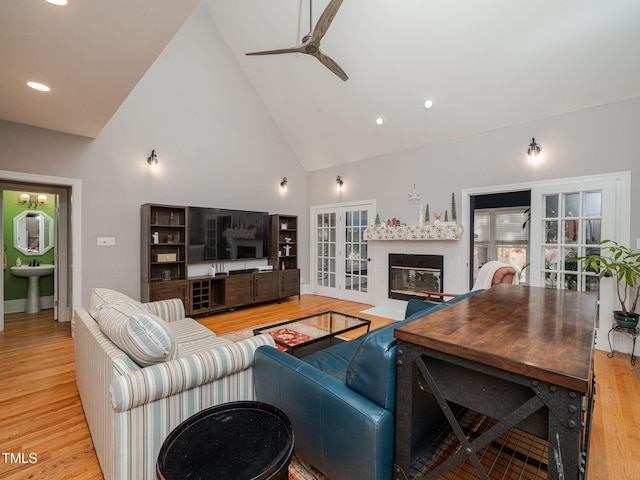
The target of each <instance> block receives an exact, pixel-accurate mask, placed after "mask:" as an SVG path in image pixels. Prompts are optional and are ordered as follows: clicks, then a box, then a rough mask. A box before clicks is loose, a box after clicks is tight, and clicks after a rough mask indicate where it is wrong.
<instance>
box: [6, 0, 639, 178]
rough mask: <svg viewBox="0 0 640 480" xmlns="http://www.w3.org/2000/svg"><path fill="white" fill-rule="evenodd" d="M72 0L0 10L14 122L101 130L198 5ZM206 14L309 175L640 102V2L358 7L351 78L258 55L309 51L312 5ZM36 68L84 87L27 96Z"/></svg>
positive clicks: (339, 33)
mask: <svg viewBox="0 0 640 480" xmlns="http://www.w3.org/2000/svg"><path fill="white" fill-rule="evenodd" d="M74 3H75V5H74V9H75V10H74V13H73V16H74V17H73V18H68V19H67V18H65V20H64V21H61V20H60V19H59V18H56V19H55V21H53V20H52V17H51V16H52V15H53V14H54V13H55V14H58V12H57V11H51V10H52V9H54V8H56V7H51V6H49V5H48V4H45V3H44V1H42V0H38V1H36V0H30V1H25V0H3V2H2V3H1V4H0V69H1V70H0V72H1V73H0V87H1V88H0V118H4V119H8V120H12V121H16V122H20V123H27V124H31V125H37V126H41V127H45V128H51V129H54V130H60V131H65V132H71V133H78V134H81V135H87V136H95V135H97V133H98V132H99V130H100V128H102V126H103V125H104V123H106V121H108V118H109V117H110V116H111V115H112V114H113V112H114V111H115V109H116V108H117V106H118V105H119V104H120V103H121V102H122V101H123V100H124V98H125V97H126V94H127V93H128V92H129V91H130V90H131V89H132V88H133V87H134V86H135V83H136V82H137V80H138V79H139V78H140V77H141V75H142V74H143V73H144V71H146V69H147V68H148V67H149V65H150V64H151V63H152V62H153V60H154V59H155V58H156V57H157V55H158V54H159V53H160V51H161V50H162V48H163V47H164V46H165V45H166V43H167V42H168V41H169V40H170V38H171V37H172V36H173V34H174V33H175V31H176V30H177V29H178V28H179V27H180V25H181V24H182V23H183V21H184V19H185V18H186V17H187V16H188V14H189V13H190V12H191V11H192V10H193V8H194V6H195V5H196V4H197V2H196V1H195V0H189V1H186V0H180V1H179V2H177V1H175V0H109V1H108V2H86V1H83V2H74ZM327 4H328V0H316V1H315V2H313V22H314V23H315V21H317V19H318V17H319V16H320V14H321V13H322V10H323V9H324V8H325V6H326V5H327ZM80 5H81V6H80ZM200 6H201V8H203V9H205V10H206V11H207V12H208V13H209V15H210V16H211V18H212V20H213V22H214V23H215V25H216V26H217V28H218V29H219V30H220V32H221V33H222V36H223V37H224V39H225V41H226V42H227V44H228V46H229V48H230V49H231V51H232V53H233V54H234V55H235V57H236V58H237V61H238V62H239V64H240V65H241V67H242V69H243V70H244V71H245V72H246V75H247V76H248V78H249V79H250V81H251V82H252V84H253V85H254V87H255V89H256V91H257V92H258V93H259V95H260V96H261V98H262V100H263V102H264V103H265V105H266V106H267V108H268V109H269V111H270V112H271V114H272V116H273V118H274V119H275V121H276V123H277V124H278V125H279V127H280V129H281V130H282V133H283V135H284V136H285V138H286V139H287V141H288V142H289V144H290V145H291V148H292V149H293V150H294V152H295V154H296V155H297V156H298V158H299V159H300V161H301V163H302V164H303V166H304V167H305V168H306V169H307V170H315V169H320V168H324V167H328V166H332V165H337V164H342V163H345V162H351V161H357V160H360V159H364V158H369V157H374V156H378V155H382V154H386V153H390V152H394V151H401V150H405V149H410V148H415V147H418V146H421V145H425V144H429V143H434V142H440V141H444V140H448V139H454V138H460V137H464V136H468V135H473V134H476V133H480V132H484V131H489V130H495V129H500V128H504V127H508V126H512V125H518V124H522V123H527V122H530V121H533V120H536V119H541V118H545V117H549V116H554V115H559V114H563V113H567V112H571V111H576V110H581V109H585V108H589V107H593V106H597V105H602V104H607V103H611V102H617V101H621V100H625V99H630V98H635V97H640V2H638V1H637V0H607V1H604V0H563V1H560V2H559V1H557V0H536V1H534V2H524V1H514V0H485V1H468V0H344V3H343V4H342V6H341V8H340V10H339V11H338V13H337V15H336V17H335V20H334V21H333V24H332V25H331V27H330V28H329V30H328V32H327V34H326V36H325V37H324V38H323V40H322V44H321V48H322V51H323V52H324V53H325V54H327V55H329V56H330V57H331V58H333V59H334V60H335V61H336V62H337V63H338V64H339V65H340V66H341V67H342V68H343V69H344V70H345V71H346V73H347V74H348V75H349V80H348V81H347V82H343V81H342V80H340V79H339V78H338V77H336V76H335V75H334V74H333V73H331V72H330V71H329V70H328V69H326V68H325V67H324V66H323V65H321V64H320V63H319V62H318V61H317V60H316V59H315V58H312V57H310V56H308V55H302V54H289V55H277V56H261V57H248V56H245V55H244V53H245V52H251V51H256V50H266V49H276V48H285V47H291V46H294V45H297V44H299V43H300V42H301V38H302V36H304V35H305V34H306V33H307V32H308V30H309V0H202V1H201V3H200ZM45 8H48V9H49V10H50V11H49V12H46V13H43V12H42V11H40V10H42V9H45ZM70 10H71V9H70ZM69 15H71V14H69ZM150 25H153V28H151V27H150ZM42 44H48V46H49V48H47V49H45V50H44V51H41V50H40V48H41V46H42ZM59 44H60V45H59ZM61 46H64V47H65V48H59V47H61ZM25 73H29V74H36V73H37V74H42V75H44V74H45V73H46V74H48V75H51V78H52V79H53V80H57V79H58V78H60V77H61V76H66V77H70V78H73V82H72V83H71V84H67V85H66V86H65V92H64V96H63V97H61V98H59V99H56V100H51V106H49V105H47V106H46V107H43V106H42V105H40V104H35V103H32V102H30V101H29V100H28V99H27V98H25V95H26V94H24V93H22V92H20V93H16V92H17V87H16V86H15V85H17V84H18V83H20V82H22V83H23V80H22V76H21V75H23V74H25ZM21 88H22V87H21ZM23 90H24V89H23ZM96 92H100V95H101V96H102V97H104V98H101V99H100V101H97V100H96V98H97V97H96V96H95V95H96ZM30 94H31V93H30ZM31 95H32V94H31ZM427 97H431V98H433V99H434V106H433V108H431V109H430V110H427V109H425V108H424V107H423V101H424V99H425V98H427ZM56 108H57V109H59V110H60V109H62V110H63V111H68V112H70V113H71V114H69V115H62V116H61V115H54V114H51V112H50V109H56ZM377 115H382V116H384V118H385V123H384V124H383V125H382V126H378V125H376V123H375V118H376V116H377ZM83 126H84V127H83ZM531 134H532V135H535V132H531ZM528 140H529V139H523V142H526V141H528Z"/></svg>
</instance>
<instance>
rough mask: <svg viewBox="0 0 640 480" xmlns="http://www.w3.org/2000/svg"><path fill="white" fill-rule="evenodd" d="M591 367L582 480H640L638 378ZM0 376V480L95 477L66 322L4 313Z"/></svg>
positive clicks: (304, 303)
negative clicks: (592, 389) (591, 406)
mask: <svg viewBox="0 0 640 480" xmlns="http://www.w3.org/2000/svg"><path fill="white" fill-rule="evenodd" d="M366 308H368V306H367V305H362V304H356V303H351V302H343V301H337V300H334V299H329V298H325V297H317V296H312V295H303V296H302V300H300V301H298V300H297V298H294V299H291V300H289V301H287V302H283V303H282V304H280V305H278V304H269V305H264V306H260V307H255V308H246V309H240V310H237V311H235V312H230V313H222V314H218V315H215V316H212V317H208V318H201V319H199V320H200V321H201V322H202V323H203V324H204V325H206V326H207V327H209V328H211V329H212V330H214V331H215V332H216V333H218V334H224V333H228V332H231V331H235V330H241V329H244V328H248V327H252V326H255V325H260V324H264V323H270V322H273V321H276V320H283V319H293V318H298V317H301V316H305V315H310V314H313V313H318V312H321V311H325V310H337V311H340V312H344V313H350V314H355V315H359V316H362V317H365V318H368V319H370V320H372V328H377V327H380V326H382V325H385V324H387V323H389V321H388V320H387V319H383V318H380V317H375V316H371V315H364V314H360V313H359V312H360V311H362V310H363V309H366ZM354 335H358V332H354ZM568 354H570V353H569V352H568ZM639 367H640V362H639ZM595 368H596V376H597V377H596V382H597V393H596V404H595V412H594V420H593V425H592V434H591V452H590V456H589V467H588V480H605V479H606V480H608V479H615V480H638V479H640V377H639V376H638V374H637V373H636V369H635V368H634V367H632V366H631V365H630V363H629V355H624V354H619V353H617V354H616V355H615V356H614V358H612V359H609V358H607V355H606V353H605V352H602V351H596V353H595ZM0 370H1V373H0V452H1V453H2V456H1V457H0V478H1V479H5V478H6V479H26V478H33V479H44V478H46V479H54V480H56V479H69V478H79V479H101V478H102V474H101V471H100V467H99V465H98V461H97V459H96V456H95V452H94V450H93V445H92V443H91V437H90V436H89V431H88V428H87V425H86V423H85V419H84V414H83V412H82V406H81V404H80V399H79V397H78V392H77V390H76V386H75V365H74V353H73V339H72V338H71V326H70V324H69V323H57V322H54V321H53V320H51V312H50V311H48V312H43V313H41V314H31V315H28V314H13V315H6V316H5V330H4V331H3V332H0ZM30 455H31V456H30ZM30 462H31V463H30ZM358 480H359V479H358ZM363 480H364V479H363Z"/></svg>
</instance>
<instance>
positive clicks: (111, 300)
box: [89, 288, 148, 320]
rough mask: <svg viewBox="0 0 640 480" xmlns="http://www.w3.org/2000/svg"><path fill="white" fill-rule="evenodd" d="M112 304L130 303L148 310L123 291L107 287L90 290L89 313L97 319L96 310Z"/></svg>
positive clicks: (145, 310)
mask: <svg viewBox="0 0 640 480" xmlns="http://www.w3.org/2000/svg"><path fill="white" fill-rule="evenodd" d="M114 304H124V305H130V306H132V307H136V308H138V310H140V311H142V312H147V311H148V310H147V309H146V308H145V307H144V305H143V304H142V303H140V302H138V301H136V300H134V299H133V298H131V297H128V296H126V295H125V294H124V293H120V292H117V291H115V290H109V289H108V288H94V289H93V290H91V297H90V298H89V315H91V316H92V317H93V318H95V319H96V320H97V316H98V312H99V311H100V309H101V308H103V307H105V306H109V305H114Z"/></svg>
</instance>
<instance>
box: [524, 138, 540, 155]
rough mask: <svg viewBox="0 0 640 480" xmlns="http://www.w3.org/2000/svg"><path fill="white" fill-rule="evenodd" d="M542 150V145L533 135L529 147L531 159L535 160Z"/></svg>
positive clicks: (528, 153)
mask: <svg viewBox="0 0 640 480" xmlns="http://www.w3.org/2000/svg"><path fill="white" fill-rule="evenodd" d="M541 150H542V149H541V148H540V145H538V144H537V143H536V139H535V138H533V137H532V138H531V143H530V144H529V148H527V155H529V156H530V157H531V160H534V161H535V160H536V159H537V157H538V155H540V151H541Z"/></svg>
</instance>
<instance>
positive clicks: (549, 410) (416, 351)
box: [394, 341, 593, 480]
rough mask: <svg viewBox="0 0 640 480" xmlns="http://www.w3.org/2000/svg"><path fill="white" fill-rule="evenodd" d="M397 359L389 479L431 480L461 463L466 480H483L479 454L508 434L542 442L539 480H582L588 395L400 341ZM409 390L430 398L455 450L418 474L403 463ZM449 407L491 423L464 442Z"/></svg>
mask: <svg viewBox="0 0 640 480" xmlns="http://www.w3.org/2000/svg"><path fill="white" fill-rule="evenodd" d="M397 352H398V357H397V361H398V370H397V373H398V404H397V419H396V464H395V468H394V479H395V480H404V479H408V478H412V479H425V480H431V479H438V478H442V477H443V475H444V474H447V473H448V472H451V471H452V469H453V468H454V467H458V466H460V465H461V464H464V463H466V464H468V465H470V468H471V469H472V470H474V471H475V475H477V477H474V478H480V479H482V480H488V479H489V478H490V476H489V472H488V471H486V466H485V465H483V462H482V459H481V453H480V452H483V450H484V449H486V448H487V447H488V446H491V445H493V444H495V442H498V439H499V438H500V437H501V436H503V435H505V434H507V433H509V432H511V431H512V430H513V429H514V428H515V429H519V430H522V431H524V432H526V433H527V434H531V435H532V436H534V437H538V438H540V439H541V440H543V441H544V443H545V445H546V448H547V452H546V453H547V454H546V455H545V457H546V458H544V459H543V460H544V463H545V464H546V465H545V467H544V470H545V476H544V477H543V478H548V479H549V480H551V479H554V480H569V479H573V480H579V479H582V480H583V479H584V478H586V459H587V452H588V439H589V428H588V425H589V423H590V413H591V411H592V408H593V404H592V400H593V397H592V395H591V394H589V395H587V396H586V397H585V396H583V395H581V394H580V393H579V392H576V391H573V390H570V389H567V388H564V387H562V386H559V385H555V384H550V383H547V382H543V381H538V380H535V379H532V378H529V377H525V376H522V375H518V374H514V373H510V372H506V371H504V370H501V369H497V368H494V367H489V366H486V365H483V364H478V363H476V362H472V361H468V360H463V359H460V358H458V357H453V356H450V355H447V354H444V353H442V352H438V351H434V350H430V349H427V348H423V347H419V346H416V345H413V344H411V343H407V342H402V341H398V346H397ZM414 369H415V370H417V372H416V371H415V370H414ZM412 370H413V371H414V373H411V372H412ZM416 373H417V377H416ZM416 378H417V380H418V383H417V385H416V383H415V382H416ZM592 382H593V379H592ZM414 388H418V389H419V390H423V391H426V392H430V393H431V394H432V395H433V396H434V397H435V399H436V401H437V403H438V405H439V406H440V409H441V410H442V412H443V413H444V416H445V417H446V420H447V422H448V424H449V426H450V428H451V431H452V432H453V434H454V435H455V437H456V441H457V445H458V446H457V447H456V448H455V449H454V451H453V452H452V454H451V455H450V456H449V457H448V458H443V459H442V460H441V462H438V464H437V465H434V466H433V468H430V469H429V470H428V471H423V472H421V473H418V472H416V469H415V467H416V465H415V463H414V461H412V460H411V459H412V458H414V459H415V454H416V452H412V451H411V447H410V444H411V441H410V440H411V434H410V433H409V432H410V430H411V428H410V426H411V422H412V418H411V416H412V415H411V411H412V397H413V394H412V391H414ZM456 406H463V407H465V408H467V409H469V410H472V411H475V412H480V413H482V414H483V415H486V416H488V417H490V418H491V419H494V420H495V423H493V424H492V425H491V426H490V427H489V428H488V429H486V430H485V431H483V432H481V433H480V434H479V435H478V436H475V437H470V436H468V434H467V433H465V431H464V429H463V428H462V427H461V425H460V423H459V421H458V419H457V418H456V414H455V412H454V411H453V409H454V408H455V407H456ZM444 478H450V477H444ZM454 478H455V477H454Z"/></svg>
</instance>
